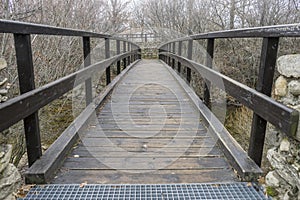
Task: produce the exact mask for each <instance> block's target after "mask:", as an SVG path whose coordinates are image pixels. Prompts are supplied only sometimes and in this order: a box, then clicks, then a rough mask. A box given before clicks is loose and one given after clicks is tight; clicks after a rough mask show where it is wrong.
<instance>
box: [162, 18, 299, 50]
mask: <svg viewBox="0 0 300 200" xmlns="http://www.w3.org/2000/svg"><path fill="white" fill-rule="evenodd" d="M263 37H300V23H298V24H285V25H274V26H263V27H253V28H241V29H233V30H224V31H214V32H208V33H200V34H195V35H189V36H186V37H182V38H178V39H174V40H171V41H168V42H166V43H164V44H161V45H160V46H159V47H158V48H159V49H162V46H165V45H166V44H169V43H173V42H179V41H188V40H191V39H192V40H201V39H218V38H263Z"/></svg>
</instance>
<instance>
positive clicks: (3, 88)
mask: <svg viewBox="0 0 300 200" xmlns="http://www.w3.org/2000/svg"><path fill="white" fill-rule="evenodd" d="M6 67H7V64H6V61H5V60H4V59H2V58H0V104H1V103H2V102H5V101H7V99H8V97H7V94H8V89H9V88H10V84H9V83H7V78H4V77H2V76H1V71H2V70H4V69H6ZM0 134H1V133H0ZM0 139H1V138H0ZM11 155H12V146H11V145H7V144H3V143H2V140H0V191H1V192H0V200H12V199H15V198H14V196H13V192H16V190H17V189H18V188H19V186H20V183H21V175H20V173H19V171H18V169H17V168H16V167H15V166H14V165H13V164H11V163H9V161H10V159H11Z"/></svg>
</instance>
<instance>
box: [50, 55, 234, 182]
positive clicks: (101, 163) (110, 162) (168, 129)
mask: <svg viewBox="0 0 300 200" xmlns="http://www.w3.org/2000/svg"><path fill="white" fill-rule="evenodd" d="M199 115H200V114H199V112H198V111H197V109H195V107H194V105H193V104H192V103H191V102H190V99H189V97H188V95H187V94H186V93H185V92H184V90H183V89H182V87H181V86H180V85H179V83H178V82H177V81H176V79H175V78H174V77H173V76H172V75H171V74H170V72H169V71H168V69H166V67H165V66H164V65H162V64H161V63H160V62H159V61H157V60H143V61H141V62H140V63H139V64H138V65H137V66H135V67H134V68H133V69H131V70H130V71H129V73H128V74H127V75H126V76H125V78H124V79H123V80H122V81H121V82H120V83H119V84H118V85H117V87H116V88H115V89H114V91H113V93H112V94H111V97H110V99H108V100H107V103H106V104H105V105H104V106H102V107H101V108H98V110H97V116H96V117H95V120H94V121H93V122H92V123H91V124H90V125H89V127H88V129H87V130H85V131H84V132H82V133H79V134H80V138H81V140H80V142H79V143H78V144H77V145H76V146H75V147H74V150H73V151H72V152H71V153H70V155H69V157H68V158H67V159H66V160H65V163H64V165H63V167H62V168H61V170H60V172H59V173H58V174H57V176H56V177H55V179H54V180H53V181H52V182H53V183H82V182H85V181H86V182H87V183H112V184H117V183H118V184H126V183H143V184H155V183H199V182H214V181H217V182H230V181H236V176H235V174H234V172H233V170H232V169H231V167H230V166H229V164H228V162H227V160H226V158H225V157H224V155H223V153H222V151H221V150H220V149H219V147H218V146H217V144H216V141H215V140H214V139H213V138H212V137H211V135H210V134H209V133H207V129H206V127H205V126H204V125H202V123H201V120H200V116H199Z"/></svg>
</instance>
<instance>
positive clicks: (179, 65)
mask: <svg viewBox="0 0 300 200" xmlns="http://www.w3.org/2000/svg"><path fill="white" fill-rule="evenodd" d="M181 53H182V41H179V42H178V55H179V56H181ZM177 70H178V73H179V74H180V73H181V62H179V61H178V63H177Z"/></svg>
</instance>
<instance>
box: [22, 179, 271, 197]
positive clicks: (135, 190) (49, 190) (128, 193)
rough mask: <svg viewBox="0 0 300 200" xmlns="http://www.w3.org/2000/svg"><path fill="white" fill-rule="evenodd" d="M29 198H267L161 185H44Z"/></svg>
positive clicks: (250, 187) (228, 187) (247, 187)
mask: <svg viewBox="0 0 300 200" xmlns="http://www.w3.org/2000/svg"><path fill="white" fill-rule="evenodd" d="M29 199H30V200H31V199H43V200H44V199H45V200H46V199H47V200H56V199H57V200H58V199H59V200H60V199H76V200H77V199H78V200H87V199H147V200H150V199H155V200H156V199H161V200H164V199H168V200H169V199H204V200H208V199H210V200H213V199H218V200H224V199H226V200H227V199H231V200H232V199H238V200H254V199H255V200H260V199H261V200H262V199H269V198H267V197H266V196H265V195H264V194H263V192H262V191H261V190H260V189H259V188H258V187H256V186H255V185H254V184H247V183H227V184H224V183H220V184H162V185H121V184H120V185H119V184H118V185H93V184H88V185H85V186H84V187H80V185H77V184H68V185H54V184H53V185H44V186H41V185H40V186H35V187H33V188H32V189H31V190H30V191H29V193H28V194H27V196H26V197H25V198H23V200H29Z"/></svg>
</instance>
